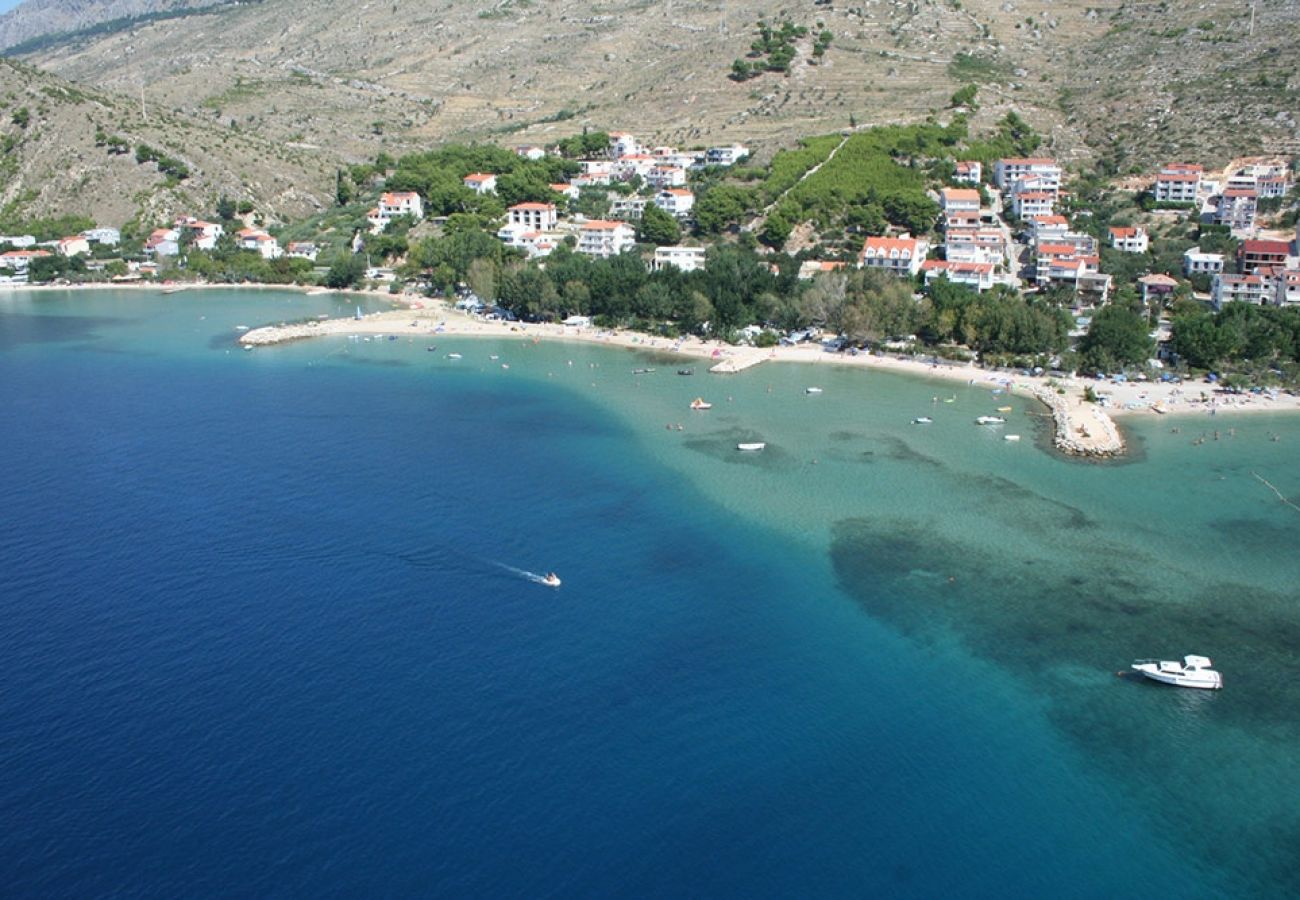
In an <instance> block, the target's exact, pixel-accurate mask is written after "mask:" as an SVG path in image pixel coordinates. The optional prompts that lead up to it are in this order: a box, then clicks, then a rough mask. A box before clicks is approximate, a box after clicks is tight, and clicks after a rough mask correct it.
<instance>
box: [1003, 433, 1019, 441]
mask: <svg viewBox="0 0 1300 900" xmlns="http://www.w3.org/2000/svg"><path fill="white" fill-rule="evenodd" d="M1002 440H1004V441H1018V440H1020V435H1018V434H1004V435H1003V436H1002Z"/></svg>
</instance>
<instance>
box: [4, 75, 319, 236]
mask: <svg viewBox="0 0 1300 900" xmlns="http://www.w3.org/2000/svg"><path fill="white" fill-rule="evenodd" d="M141 145H144V146H146V147H148V148H152V149H153V150H155V151H157V154H158V155H161V156H164V157H167V158H169V159H170V160H173V161H175V162H176V163H179V164H180V166H183V169H180V168H176V167H174V166H160V164H159V163H158V162H155V161H145V162H140V161H139V159H138V157H137V153H136V151H137V148H139V147H140V146H141ZM163 168H170V169H171V170H172V174H171V175H169V174H168V172H166V171H163V170H162V169H163ZM182 171H183V172H185V173H186V174H185V177H183V178H178V177H176V175H177V174H179V173H181V172H182ZM333 187H334V170H333V168H332V167H331V166H329V165H328V163H326V162H323V161H322V159H321V158H320V157H319V156H318V155H316V154H308V153H301V152H295V151H294V150H293V149H292V148H286V147H284V146H282V145H279V144H276V143H273V142H270V141H267V140H265V139H263V138H261V137H257V136H255V135H249V134H245V133H243V132H238V131H233V130H231V129H229V128H222V127H218V126H215V125H213V124H212V123H211V122H208V121H203V120H198V119H195V118H193V117H191V116H186V115H184V114H179V113H175V112H172V111H169V110H165V109H159V108H155V107H154V106H153V104H152V103H149V102H146V104H145V106H144V108H143V110H142V108H141V102H140V98H139V96H138V95H137V96H136V97H133V98H127V97H123V96H121V95H114V94H112V93H110V92H106V91H101V90H96V89H91V88H84V87H81V86H79V85H73V84H70V83H68V82H65V81H63V80H62V79H59V78H56V77H54V76H52V75H50V74H48V73H46V72H41V71H38V70H36V69H33V68H31V67H30V66H26V65H23V64H21V63H17V62H14V61H11V60H0V215H2V216H3V219H4V220H5V221H6V222H11V221H16V220H20V219H22V218H24V217H40V216H55V215H61V214H79V215H89V216H90V217H92V218H94V219H95V220H96V221H99V222H101V223H104V224H112V225H120V224H122V223H125V222H128V221H130V220H133V219H138V220H140V221H141V222H144V223H147V224H149V225H152V224H153V223H154V222H156V221H158V220H162V219H166V218H169V217H171V216H173V215H175V214H179V213H182V212H210V211H211V210H212V209H213V208H214V206H215V204H216V200H217V198H218V197H220V196H221V195H223V194H225V195H228V196H230V197H232V198H238V199H247V200H253V201H255V202H256V203H257V204H258V206H259V210H260V211H262V212H263V213H264V214H265V215H266V216H267V217H268V218H271V219H275V218H280V217H290V216H300V215H304V214H307V213H309V212H311V211H313V210H315V209H318V208H320V207H321V206H323V205H325V204H328V203H329V202H330V201H331V200H332V198H333Z"/></svg>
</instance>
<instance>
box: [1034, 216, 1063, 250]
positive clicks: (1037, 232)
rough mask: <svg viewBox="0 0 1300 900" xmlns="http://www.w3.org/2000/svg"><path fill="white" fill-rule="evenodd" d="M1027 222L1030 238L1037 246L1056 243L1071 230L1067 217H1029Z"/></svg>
mask: <svg viewBox="0 0 1300 900" xmlns="http://www.w3.org/2000/svg"><path fill="white" fill-rule="evenodd" d="M1026 221H1028V222H1029V236H1030V238H1031V239H1032V240H1033V242H1034V243H1036V244H1039V243H1044V242H1048V243H1051V242H1053V241H1056V240H1057V239H1058V238H1062V237H1064V236H1065V234H1066V233H1067V232H1068V231H1069V230H1070V222H1069V220H1068V219H1066V218H1065V216H1060V215H1055V214H1053V215H1047V216H1044V215H1039V216H1028V217H1027V218H1026Z"/></svg>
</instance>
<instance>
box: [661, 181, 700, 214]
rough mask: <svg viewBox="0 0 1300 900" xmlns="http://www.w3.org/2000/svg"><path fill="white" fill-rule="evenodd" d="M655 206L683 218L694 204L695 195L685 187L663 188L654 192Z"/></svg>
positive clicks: (689, 212)
mask: <svg viewBox="0 0 1300 900" xmlns="http://www.w3.org/2000/svg"><path fill="white" fill-rule="evenodd" d="M655 206H657V207H659V208H660V209H662V210H663V211H664V212H666V213H668V214H669V215H672V216H676V217H677V218H679V219H685V218H686V217H687V216H689V215H690V214H691V209H693V208H694V206H695V195H694V194H693V193H691V192H690V191H689V190H687V189H686V188H665V189H664V190H662V191H660V192H659V193H657V194H655Z"/></svg>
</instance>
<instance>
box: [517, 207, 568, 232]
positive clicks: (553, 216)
mask: <svg viewBox="0 0 1300 900" xmlns="http://www.w3.org/2000/svg"><path fill="white" fill-rule="evenodd" d="M506 217H507V219H508V221H509V222H510V224H511V225H512V226H516V227H518V228H522V229H524V230H525V231H549V230H550V229H552V228H554V227H555V224H556V222H558V221H559V215H558V214H557V213H556V211H555V204H554V203H516V204H515V205H514V206H512V207H510V208H509V209H508V210H506Z"/></svg>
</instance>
